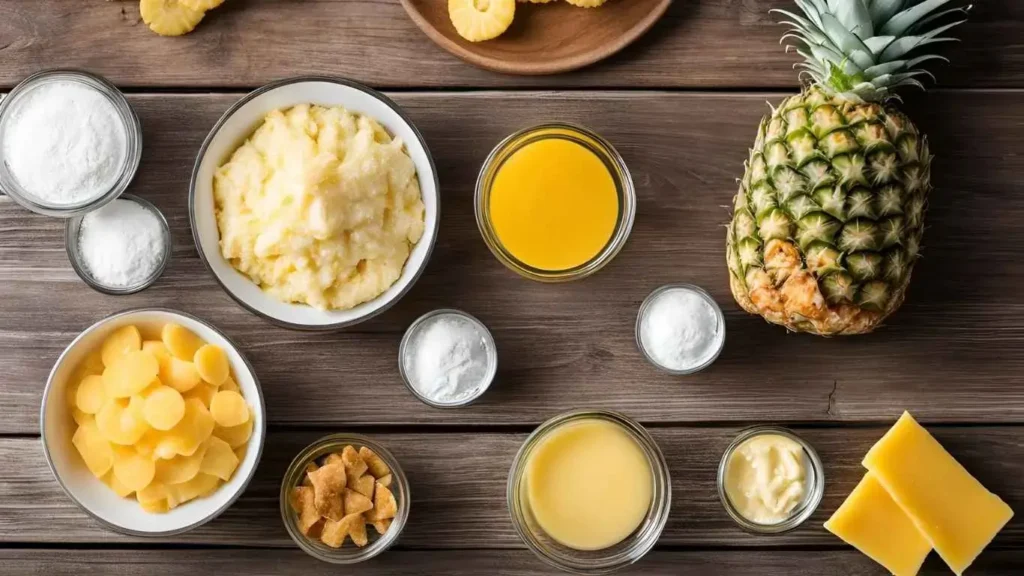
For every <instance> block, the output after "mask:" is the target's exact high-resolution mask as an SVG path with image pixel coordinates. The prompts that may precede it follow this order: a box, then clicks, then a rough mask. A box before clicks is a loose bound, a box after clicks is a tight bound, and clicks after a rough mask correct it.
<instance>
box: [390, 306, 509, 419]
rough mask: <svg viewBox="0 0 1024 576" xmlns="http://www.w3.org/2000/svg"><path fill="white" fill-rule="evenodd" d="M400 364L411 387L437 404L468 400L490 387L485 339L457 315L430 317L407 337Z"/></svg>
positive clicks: (489, 357)
mask: <svg viewBox="0 0 1024 576" xmlns="http://www.w3.org/2000/svg"><path fill="white" fill-rule="evenodd" d="M403 362H404V363H405V367H406V373H407V376H408V379H409V383H410V384H411V385H412V387H413V388H415V389H416V391H417V392H419V393H420V395H422V396H424V397H425V398H427V399H429V400H432V401H434V402H437V403H439V404H451V403H457V402H461V401H463V400H467V399H469V398H471V397H473V396H476V395H477V394H478V393H480V392H481V388H482V387H484V386H486V385H488V384H489V381H488V378H489V375H490V369H491V364H490V362H491V351H490V345H489V343H488V340H487V339H486V338H485V337H484V334H483V332H481V330H480V328H479V327H478V326H477V325H476V323H474V322H473V321H471V320H469V319H468V318H465V317H462V316H459V315H457V314H441V315H439V316H435V317H433V318H429V319H428V320H427V321H426V323H425V324H424V325H423V326H420V327H419V328H418V329H417V330H416V332H415V333H414V334H413V335H412V337H411V338H410V340H409V343H408V345H407V347H406V352H405V358H403Z"/></svg>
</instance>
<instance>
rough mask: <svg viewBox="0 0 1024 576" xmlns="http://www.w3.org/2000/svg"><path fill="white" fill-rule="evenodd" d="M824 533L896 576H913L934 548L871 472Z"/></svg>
mask: <svg viewBox="0 0 1024 576" xmlns="http://www.w3.org/2000/svg"><path fill="white" fill-rule="evenodd" d="M825 529H826V530H828V531H829V532H831V533H833V534H835V535H836V536H838V537H840V538H842V539H843V541H844V542H846V543H847V544H849V545H850V546H853V547H854V548H856V549H857V550H860V551H861V552H863V553H864V554H866V555H867V556H868V557H869V558H871V559H872V560H874V561H875V562H878V563H879V564H881V565H882V566H884V567H885V569H886V570H888V571H889V572H892V573H893V574H894V575H895V576H914V575H915V574H917V572H918V571H919V570H920V569H921V564H923V563H924V559H925V558H926V557H927V556H928V553H929V552H931V549H932V545H931V543H930V542H928V540H927V539H926V538H925V537H924V535H922V534H921V532H920V531H919V530H918V529H917V526H915V525H914V522H913V521H912V520H911V519H910V517H909V516H907V515H906V513H905V512H903V510H902V509H901V508H900V507H899V505H898V504H896V502H895V501H894V500H893V499H892V497H891V496H889V493H888V492H886V491H885V487H883V486H882V484H881V483H879V481H878V479H877V478H875V476H874V475H873V474H872V473H871V472H868V473H867V474H865V475H864V478H862V479H861V481H860V484H857V487H856V488H854V489H853V492H850V495H849V496H848V497H847V498H846V501H845V502H843V504H842V506H840V507H839V509H838V510H836V512H835V514H833V515H832V517H831V518H829V519H828V522H825Z"/></svg>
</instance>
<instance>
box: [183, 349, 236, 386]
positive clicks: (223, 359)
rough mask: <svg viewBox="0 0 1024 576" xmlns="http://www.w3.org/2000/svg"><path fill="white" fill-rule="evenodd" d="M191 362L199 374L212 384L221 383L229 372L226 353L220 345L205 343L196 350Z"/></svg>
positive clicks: (218, 384) (217, 384)
mask: <svg viewBox="0 0 1024 576" xmlns="http://www.w3.org/2000/svg"><path fill="white" fill-rule="evenodd" d="M192 363H193V364H195V365H196V370H197V371H198V372H199V376H200V377H202V379H203V380H206V381H207V382H209V383H210V384H213V385H214V386H220V385H221V384H223V383H224V381H225V380H227V378H228V376H229V375H230V374H231V368H230V366H228V356H227V354H225V353H224V351H223V350H221V349H220V346H214V345H213V344H206V345H205V346H202V347H200V348H199V350H196V354H195V356H194V357H193V358H192Z"/></svg>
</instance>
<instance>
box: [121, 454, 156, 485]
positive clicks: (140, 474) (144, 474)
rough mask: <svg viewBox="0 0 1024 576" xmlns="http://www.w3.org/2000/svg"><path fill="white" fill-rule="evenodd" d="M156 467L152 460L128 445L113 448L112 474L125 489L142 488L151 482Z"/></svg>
mask: <svg viewBox="0 0 1024 576" xmlns="http://www.w3.org/2000/svg"><path fill="white" fill-rule="evenodd" d="M155 473H156V467H155V466H154V464H153V461H152V460H150V459H149V458H146V457H145V456H140V455H139V453H138V452H136V451H135V450H133V449H132V448H130V447H119V448H115V449H114V476H115V477H116V478H117V481H118V482H120V483H121V484H122V485H124V487H125V488H126V489H129V490H132V491H135V490H142V489H143V488H145V487H146V486H149V484H150V483H151V482H153V476H154V474H155Z"/></svg>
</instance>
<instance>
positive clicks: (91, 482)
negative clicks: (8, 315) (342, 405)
mask: <svg viewBox="0 0 1024 576" xmlns="http://www.w3.org/2000/svg"><path fill="white" fill-rule="evenodd" d="M168 322H176V323H178V324H181V325H182V326H184V327H186V328H188V329H189V330H191V331H193V332H195V334H196V335H198V336H199V337H200V338H202V339H203V340H204V341H205V342H209V343H211V344H216V345H217V346H220V347H221V348H223V349H224V351H225V352H227V355H228V359H229V360H230V362H231V370H232V372H233V373H234V375H235V381H236V382H238V386H239V387H240V388H241V390H242V396H243V397H245V399H246V401H247V402H248V403H249V405H250V406H252V407H253V409H254V410H253V412H254V413H253V418H255V421H254V422H253V429H252V437H251V438H250V439H249V445H248V449H247V450H246V452H245V459H244V460H242V462H240V463H239V464H238V469H237V470H236V471H235V474H234V476H232V477H231V480H230V481H229V482H227V483H225V484H223V485H221V486H220V487H219V488H217V491H216V492H214V493H213V494H212V495H210V496H207V497H205V498H199V499H196V500H193V501H191V502H188V503H185V504H182V505H181V506H178V507H177V508H175V509H174V510H171V511H170V512H167V513H166V514H149V513H147V512H144V511H143V510H142V508H141V507H140V506H139V504H138V502H136V501H135V500H134V499H127V498H120V497H118V496H117V495H116V494H114V492H113V491H112V490H111V489H110V488H108V487H107V486H106V485H105V484H103V482H101V481H100V480H99V479H97V478H96V477H95V476H93V475H92V473H91V472H89V469H88V468H86V466H85V462H83V461H82V458H81V457H80V456H79V454H78V451H77V450H76V449H75V447H74V446H73V445H72V444H71V436H72V435H73V434H74V431H75V428H74V427H75V422H74V420H73V419H72V417H71V411H70V409H69V408H68V406H69V403H68V398H67V396H66V392H67V380H68V378H70V377H71V374H72V373H73V372H74V370H75V367H76V366H77V365H78V363H79V362H81V360H82V359H83V358H85V356H86V355H87V354H88V353H89V352H90V351H91V350H95V349H96V348H98V347H99V346H100V344H102V342H103V339H104V338H105V337H106V336H107V335H108V334H110V333H111V332H113V331H114V330H116V329H117V328H120V327H121V326H125V325H127V324H135V325H136V326H139V328H140V329H143V330H145V328H149V329H159V328H160V327H161V326H163V325H164V324H166V323H168ZM39 420H40V422H41V433H42V441H43V452H44V453H45V455H46V462H47V464H49V465H50V470H51V471H52V472H53V475H54V477H55V478H56V479H57V482H58V483H59V484H60V485H61V488H63V489H64V492H66V493H67V495H68V496H69V497H71V499H72V500H73V501H74V502H75V503H76V504H78V505H79V506H80V507H81V508H82V509H83V510H85V511H86V512H87V513H89V514H90V515H91V516H93V517H94V518H96V519H97V520H99V521H100V522H102V523H103V524H104V525H106V526H107V527H109V528H111V529H112V530H115V531H117V532H122V533H125V534H131V535H133V536H169V535H172V534H180V533H181V532H186V531H188V530H191V529H193V528H195V527H197V526H201V525H203V524H205V523H207V522H209V521H210V520H212V519H214V518H216V517H217V516H218V515H220V513H221V512H223V511H224V510H227V508H228V507H229V506H231V504H232V503H234V501H235V500H237V499H238V497H239V496H240V495H241V494H242V492H243V491H245V487H246V485H247V484H248V483H249V480H250V479H251V478H252V475H253V472H255V471H256V465H257V464H258V463H259V461H260V455H261V454H262V452H263V439H264V437H265V436H266V428H267V425H266V409H265V407H264V405H263V393H262V392H261V391H260V384H259V381H257V380H256V375H255V373H254V372H253V369H252V366H250V365H249V362H248V361H247V360H246V359H245V357H244V356H242V354H241V353H240V352H239V351H238V349H237V348H236V347H235V345H234V343H232V342H231V340H228V338H227V337H226V336H224V334H222V333H221V332H220V331H219V330H217V329H216V328H214V327H213V326H211V325H210V324H207V323H206V322H203V321H202V320H199V319H198V318H196V317H194V316H190V315H188V314H184V313H182V312H176V311H174V310H167V309H163V308H146V309H139V310H128V311H125V312H119V313H117V314H114V315H112V316H108V317H107V318H104V319H103V320H100V321H99V322H97V323H95V324H93V325H92V326H90V327H89V328H87V329H86V330H85V331H84V332H82V333H81V334H79V335H78V337H77V338H75V339H74V341H72V342H71V344H70V345H68V347H67V348H66V349H65V350H64V352H63V353H62V354H61V355H60V358H58V359H57V362H56V364H54V367H53V370H52V371H51V372H50V378H49V379H48V380H47V382H46V390H45V391H44V392H43V407H42V410H41V413H40V415H39Z"/></svg>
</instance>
